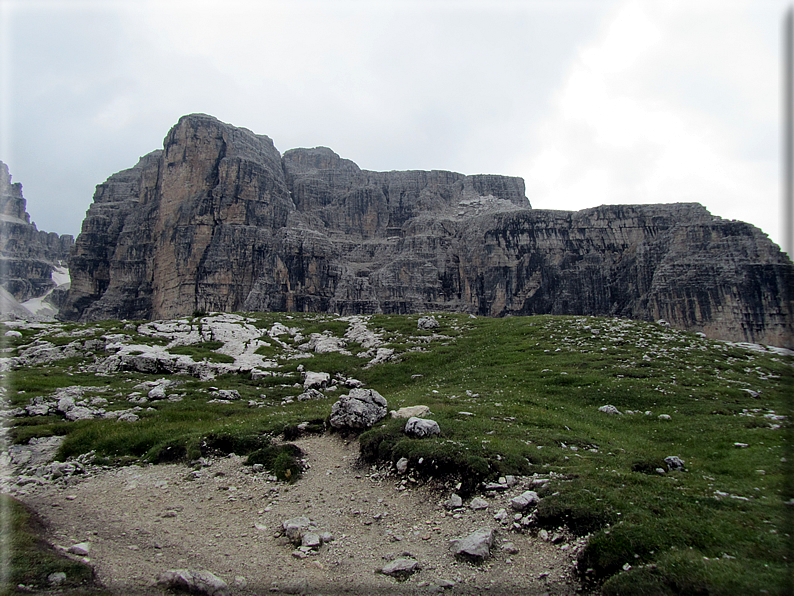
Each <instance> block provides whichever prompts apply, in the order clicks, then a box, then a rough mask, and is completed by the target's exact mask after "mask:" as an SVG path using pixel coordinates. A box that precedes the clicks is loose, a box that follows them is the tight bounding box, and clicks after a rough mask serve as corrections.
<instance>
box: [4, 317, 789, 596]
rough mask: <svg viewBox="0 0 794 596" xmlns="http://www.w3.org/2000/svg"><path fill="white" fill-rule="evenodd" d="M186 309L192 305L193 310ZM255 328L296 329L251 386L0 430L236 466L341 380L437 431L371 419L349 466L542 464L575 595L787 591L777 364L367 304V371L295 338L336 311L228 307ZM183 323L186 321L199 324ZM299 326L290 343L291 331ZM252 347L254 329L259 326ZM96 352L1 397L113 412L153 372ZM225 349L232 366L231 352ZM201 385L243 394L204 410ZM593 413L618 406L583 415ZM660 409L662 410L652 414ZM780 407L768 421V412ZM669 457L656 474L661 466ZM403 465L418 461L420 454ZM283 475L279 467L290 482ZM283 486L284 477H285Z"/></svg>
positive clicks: (30, 373) (690, 340)
mask: <svg viewBox="0 0 794 596" xmlns="http://www.w3.org/2000/svg"><path fill="white" fill-rule="evenodd" d="M197 314H198V313H197ZM245 316H247V317H249V319H250V321H253V322H254V324H255V326H256V327H257V328H261V329H262V332H263V334H264V333H266V331H267V330H268V329H270V328H271V326H272V325H273V324H274V323H275V322H280V323H283V324H284V325H287V326H288V327H290V328H297V329H299V330H300V335H295V334H291V335H283V336H281V341H280V342H275V341H268V345H263V346H262V347H260V348H258V350H257V353H258V354H261V355H263V356H266V357H267V358H271V359H272V360H273V362H275V363H276V364H277V366H276V367H275V368H273V369H269V370H270V371H271V372H273V373H274V374H273V375H272V376H268V377H265V378H263V379H259V380H256V381H254V380H251V375H250V374H249V373H239V374H238V373H228V374H224V375H220V376H217V377H216V378H214V379H211V380H200V379H197V378H193V377H190V376H186V375H178V376H177V375H174V376H171V377H168V378H170V379H171V380H175V381H178V382H179V384H178V385H175V386H172V387H169V388H168V393H169V395H178V396H179V398H181V399H180V400H179V401H169V400H161V401H155V402H149V403H147V404H145V405H144V408H143V410H142V411H140V412H139V413H138V415H139V416H140V419H139V420H137V421H135V422H117V421H116V420H115V419H94V420H82V421H77V422H67V421H66V420H65V419H64V418H63V417H62V416H60V415H54V414H51V415H48V416H31V417H26V416H19V417H15V418H12V419H11V420H9V421H8V424H9V426H10V428H9V436H10V438H11V440H12V441H14V442H17V443H25V442H27V441H28V440H30V438H32V437H42V436H52V435H63V436H64V437H65V438H64V441H63V443H62V445H61V448H60V451H59V454H58V457H59V458H60V459H66V458H69V457H72V456H77V455H79V454H81V453H86V452H88V451H91V450H94V451H95V452H96V454H97V461H98V462H100V463H102V464H104V465H109V466H110V465H120V464H129V463H131V462H151V463H157V462H162V461H174V460H183V461H185V462H187V463H189V462H191V461H193V460H196V459H198V458H199V457H201V456H202V455H206V454H208V453H212V452H219V451H220V452H235V453H238V454H255V455H253V456H252V458H251V459H252V462H251V463H256V462H262V463H264V464H265V465H271V464H272V463H273V462H274V461H278V462H280V463H278V464H275V465H277V466H281V470H282V473H283V470H284V469H286V468H285V465H286V466H287V467H288V463H287V464H285V459H286V454H287V452H286V451H284V452H276V451H273V448H272V447H271V443H272V441H274V440H283V439H284V438H285V437H286V438H287V439H290V438H291V437H294V436H295V435H296V433H298V432H300V431H299V430H298V429H297V425H298V424H301V423H309V424H308V427H305V431H304V432H324V431H326V430H327V425H326V423H325V421H326V419H327V417H328V415H329V414H330V410H331V405H332V404H333V402H334V401H335V400H336V398H337V397H338V396H339V395H342V394H343V393H346V390H344V389H343V388H341V387H340V388H339V389H337V390H336V391H328V392H326V395H327V396H328V397H327V399H321V400H311V401H291V399H292V398H294V397H295V396H296V395H297V394H299V393H301V392H302V391H303V389H302V388H300V386H299V384H300V383H302V375H301V372H300V369H299V367H301V366H302V367H303V369H305V370H307V371H314V372H328V373H330V374H331V377H332V378H333V377H335V376H338V377H340V378H341V377H344V378H350V377H353V378H356V379H358V380H360V381H362V382H364V383H365V386H366V387H368V388H372V389H375V390H377V391H378V392H379V393H381V394H382V395H383V396H384V397H385V398H386V400H387V401H388V403H389V408H390V409H397V408H400V407H403V406H410V405H418V404H424V405H427V406H429V407H430V409H431V411H432V416H430V417H431V418H433V419H434V420H436V421H437V422H438V424H439V425H440V427H441V431H442V432H441V436H439V437H434V438H425V439H409V438H407V437H405V435H403V433H402V425H403V424H404V421H399V420H392V419H390V418H387V419H385V420H384V421H382V422H381V423H379V424H377V425H376V426H375V427H374V428H373V429H371V430H369V431H367V432H365V433H363V434H362V435H361V436H360V443H361V453H362V458H363V459H364V460H365V461H367V462H368V463H377V464H381V465H392V464H393V463H394V462H396V461H397V460H398V459H400V458H401V457H406V458H408V459H409V460H410V467H411V468H413V469H414V470H415V471H416V474H417V475H419V476H426V477H438V476H442V475H449V476H452V477H456V476H457V477H459V479H460V480H461V481H462V483H463V486H462V492H463V493H465V495H466V496H470V495H472V494H474V493H475V492H476V491H477V490H478V488H479V486H480V483H481V482H483V481H487V480H495V479H497V478H498V477H499V476H503V475H506V474H515V475H532V474H534V473H539V474H544V475H548V474H549V473H551V472H553V473H554V475H553V479H552V481H551V482H549V483H548V484H547V485H546V486H545V487H544V488H543V489H541V490H540V491H538V492H539V494H540V496H541V497H542V500H541V503H540V505H539V507H538V509H537V512H536V519H537V521H536V525H535V526H534V527H533V528H532V529H530V531H537V530H539V529H541V528H556V527H559V526H560V525H562V524H565V525H567V526H568V527H569V528H570V529H571V530H572V531H573V532H575V533H577V534H579V535H589V542H588V545H587V547H586V548H585V549H584V551H583V552H582V553H581V556H580V559H579V563H578V565H579V572H580V574H581V576H582V578H583V579H584V580H585V581H586V582H587V584H586V585H587V586H588V588H587V589H588V590H590V591H592V592H600V593H603V594H605V595H618V594H619V595H633V594H637V595H639V594H642V595H667V594H682V595H683V594H703V595H726V596H728V595H735V594H786V593H790V592H788V591H787V590H788V589H789V586H790V585H791V579H792V578H791V576H790V575H789V573H790V572H789V570H788V569H789V566H790V565H789V563H790V560H789V557H790V556H791V555H792V549H791V546H792V542H791V538H790V535H791V525H790V524H791V518H792V509H794V506H792V505H791V503H794V500H792V497H794V493H792V486H791V478H792V473H791V471H792V468H791V464H792V461H793V460H792V454H791V453H788V452H787V449H788V446H789V445H790V440H789V439H790V436H789V433H790V432H791V430H790V428H791V425H790V418H789V414H790V411H789V404H788V402H787V398H789V397H790V396H791V395H792V390H791V387H792V385H791V383H792V380H791V379H792V365H794V358H793V357H791V356H784V355H780V354H778V353H775V352H773V351H758V350H753V349H750V348H749V347H747V346H740V345H734V344H729V343H725V342H719V341H712V340H708V339H706V338H704V337H702V336H699V335H696V334H692V333H686V332H682V331H678V330H675V329H671V328H669V327H666V326H662V325H658V324H653V323H644V322H637V321H629V320H625V319H615V318H599V317H573V316H571V317H558V316H535V317H509V318H503V319H488V318H471V317H469V316H468V315H460V314H436V315H434V316H435V317H436V319H437V320H438V322H439V323H440V326H439V327H438V328H436V329H433V330H419V329H417V320H418V319H419V318H420V315H405V316H396V315H394V316H392V315H388V316H387V315H373V316H370V317H366V321H367V326H368V328H369V329H370V330H371V331H374V332H376V333H378V334H379V335H380V337H381V341H382V342H383V345H382V347H385V348H391V349H393V350H394V356H395V357H394V359H393V360H390V361H388V362H384V363H381V364H375V365H372V366H367V363H368V362H369V360H370V358H362V357H360V355H361V354H362V353H364V352H366V351H367V350H366V349H365V347H364V346H361V345H359V344H357V343H355V342H352V341H348V342H347V343H346V346H345V349H346V350H347V351H348V352H349V353H348V354H342V353H338V352H331V353H311V352H309V353H305V354H303V356H304V357H300V358H295V357H294V356H295V354H296V353H298V352H297V350H296V348H297V346H298V345H299V344H300V342H301V341H306V340H308V338H309V337H310V335H311V334H312V333H320V334H322V333H325V334H326V335H332V336H334V337H338V338H343V337H344V334H345V332H346V331H347V330H348V328H349V324H350V323H349V321H348V320H344V319H340V318H339V317H337V316H334V315H318V314H297V313H290V314H289V315H287V314H285V313H246V315H245ZM201 320H202V319H201V317H200V316H196V317H193V318H192V319H190V318H188V319H186V321H187V322H189V323H190V324H191V325H197V326H198V325H201ZM10 328H11V327H6V326H5V325H3V324H0V337H3V339H4V340H5V342H6V345H5V350H4V352H3V355H4V356H6V357H8V356H13V355H15V354H16V353H18V352H19V351H21V350H23V349H24V348H25V347H26V346H29V345H31V344H32V342H34V341H48V342H50V343H52V344H54V345H61V346H63V345H65V344H68V343H69V342H70V341H72V336H73V335H74V334H79V337H80V340H81V341H85V340H86V339H91V338H101V337H103V336H107V335H109V334H110V335H114V336H116V337H125V338H126V339H125V340H128V341H129V342H131V343H139V344H141V345H144V344H145V345H159V346H165V348H166V349H167V350H168V351H169V353H172V354H181V355H184V356H188V357H191V358H193V359H194V360H196V361H199V360H207V361H210V362H220V363H223V362H229V360H230V357H229V356H228V355H226V354H224V353H223V352H222V348H223V343H222V342H220V341H217V340H213V341H202V342H201V343H197V344H195V345H183V346H173V347H168V346H167V342H166V341H162V340H158V338H156V337H151V336H144V335H140V334H139V333H138V332H137V330H136V325H130V324H129V322H126V321H104V322H101V323H91V324H86V325H74V324H69V325H65V324H52V325H49V326H47V327H42V328H40V329H21V332H22V335H21V337H5V336H4V335H3V334H4V333H5V332H6V330H7V329H10ZM301 336H302V339H301ZM263 339H268V338H267V336H266V335H265V336H263ZM105 356H106V355H105V354H104V353H102V352H99V351H98V352H94V353H90V352H81V353H80V354H79V355H77V356H74V355H73V356H69V357H68V358H64V359H61V360H55V361H52V362H49V363H47V364H42V365H40V366H34V367H27V368H24V369H16V370H13V371H11V372H9V373H6V375H5V386H6V389H7V391H6V400H7V402H9V403H8V405H9V406H10V407H24V406H25V405H28V404H29V403H31V400H33V399H35V398H36V397H39V396H43V397H47V396H50V395H52V393H53V392H54V391H55V390H56V389H57V388H59V387H68V386H75V385H79V386H83V387H91V388H95V390H94V389H92V390H90V391H88V392H86V397H88V398H89V399H90V397H91V396H92V395H95V396H97V397H101V398H104V399H106V400H107V401H108V403H107V405H105V406H103V407H105V408H106V409H107V410H113V409H126V408H129V407H130V406H131V405H134V404H131V403H130V402H129V401H128V396H129V394H130V393H132V392H133V391H135V389H134V388H135V386H136V385H139V384H140V383H142V382H145V381H152V380H156V379H160V378H163V377H164V376H165V375H163V374H162V373H160V374H144V373H139V372H131V371H124V372H118V373H114V374H110V375H108V374H100V375H98V374H96V372H94V371H95V366H96V361H97V360H98V359H101V358H103V357H105ZM231 360H233V358H232V359H231ZM216 389H234V390H237V391H238V392H239V394H240V395H241V397H242V399H240V400H237V401H234V402H231V403H208V402H210V401H213V400H214V399H215V397H216V395H215V390H216ZM604 405H612V406H614V407H615V408H617V409H618V410H619V411H620V412H621V413H620V414H608V413H604V412H601V411H599V407H601V406H604ZM660 416H661V417H660ZM784 417H785V418H784ZM669 456H675V457H678V458H680V459H681V460H683V462H684V469H683V470H670V469H669V466H668V465H667V464H666V463H665V461H664V460H665V458H666V457H669ZM420 462H421V463H420ZM298 476H299V474H297V473H296V474H287V477H288V478H289V479H290V480H291V481H295V479H296V478H297V477H298ZM297 481H298V482H300V480H299V479H298V480H297Z"/></svg>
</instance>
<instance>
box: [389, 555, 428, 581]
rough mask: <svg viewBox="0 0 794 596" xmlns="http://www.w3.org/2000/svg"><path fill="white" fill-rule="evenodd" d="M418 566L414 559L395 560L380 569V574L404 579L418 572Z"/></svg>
mask: <svg viewBox="0 0 794 596" xmlns="http://www.w3.org/2000/svg"><path fill="white" fill-rule="evenodd" d="M419 569H420V565H419V561H416V560H414V559H405V558H400V559H395V560H394V561H392V562H391V563H388V564H387V565H385V566H384V567H383V568H382V569H381V573H383V574H384V575H390V576H392V577H401V578H405V577H408V576H409V575H411V574H412V573H415V572H417V571H419Z"/></svg>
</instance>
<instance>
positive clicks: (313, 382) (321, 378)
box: [303, 371, 331, 390]
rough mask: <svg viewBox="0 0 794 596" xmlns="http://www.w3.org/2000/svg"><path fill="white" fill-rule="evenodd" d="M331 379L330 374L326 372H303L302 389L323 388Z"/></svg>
mask: <svg viewBox="0 0 794 596" xmlns="http://www.w3.org/2000/svg"><path fill="white" fill-rule="evenodd" d="M330 381H331V375H329V374H328V373H326V372H319V373H318V372H308V371H307V372H305V373H304V377H303V389H304V390H307V389H325V388H326V387H327V386H328V383H329V382H330Z"/></svg>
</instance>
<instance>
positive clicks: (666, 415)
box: [659, 414, 672, 420]
mask: <svg viewBox="0 0 794 596" xmlns="http://www.w3.org/2000/svg"><path fill="white" fill-rule="evenodd" d="M659 420H672V417H671V416H670V414H659Z"/></svg>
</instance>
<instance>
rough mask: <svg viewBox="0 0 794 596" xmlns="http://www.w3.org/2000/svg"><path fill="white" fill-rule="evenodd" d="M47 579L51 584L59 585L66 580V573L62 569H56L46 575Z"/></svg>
mask: <svg viewBox="0 0 794 596" xmlns="http://www.w3.org/2000/svg"><path fill="white" fill-rule="evenodd" d="M47 581H48V582H50V584H51V585H53V586H59V585H61V584H62V583H63V582H65V581H66V574H65V573H64V572H63V571H56V572H55V573H50V574H49V575H48V576H47Z"/></svg>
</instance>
